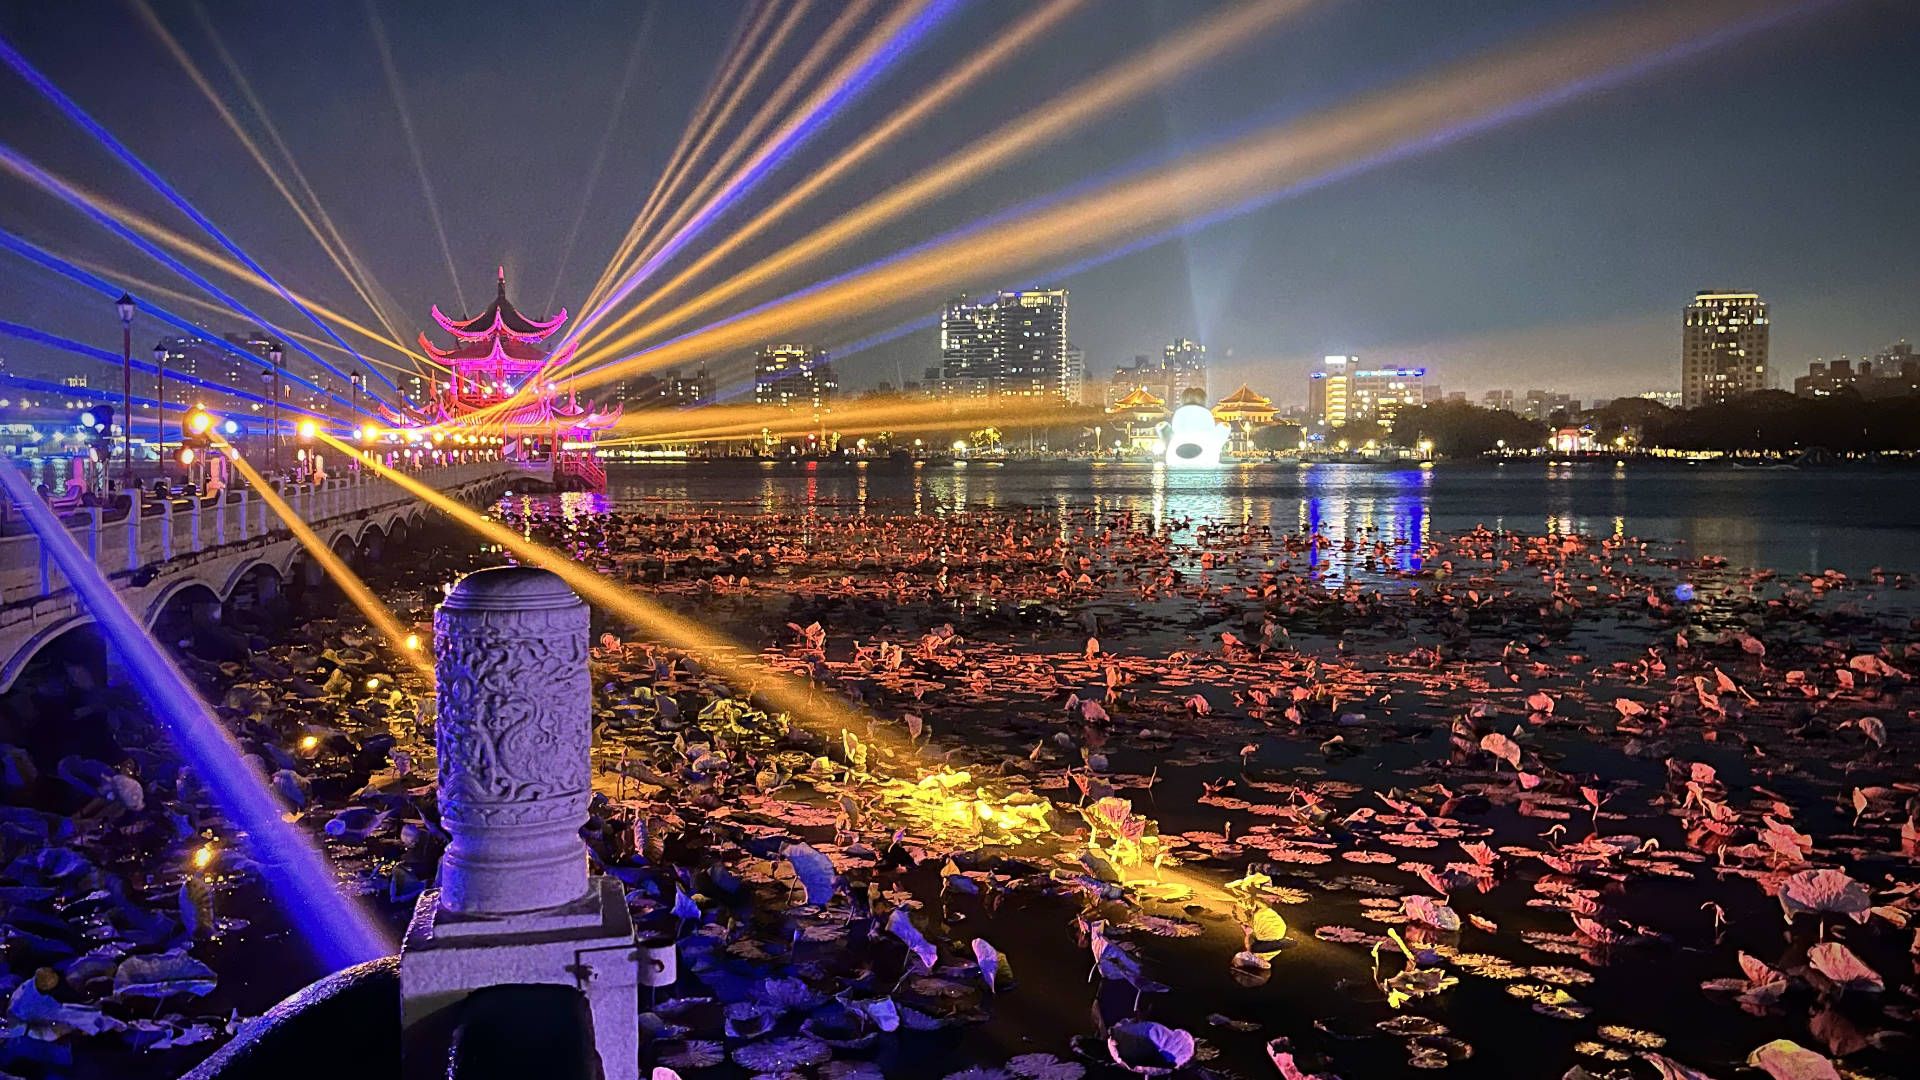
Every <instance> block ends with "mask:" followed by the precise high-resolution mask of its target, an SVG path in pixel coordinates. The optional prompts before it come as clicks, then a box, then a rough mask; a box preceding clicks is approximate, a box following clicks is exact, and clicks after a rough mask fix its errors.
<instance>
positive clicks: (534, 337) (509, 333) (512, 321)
mask: <svg viewBox="0 0 1920 1080" xmlns="http://www.w3.org/2000/svg"><path fill="white" fill-rule="evenodd" d="M499 284H500V290H499V292H497V293H495V294H494V297H493V303H491V304H489V305H487V308H486V310H485V311H482V312H481V313H480V314H478V315H475V316H473V317H472V318H469V319H465V320H456V319H454V318H452V317H451V316H449V315H447V314H446V313H444V312H442V311H441V310H440V306H439V305H438V304H435V305H434V307H433V321H434V322H436V323H439V324H440V329H442V330H445V331H446V332H447V333H449V334H452V335H453V336H454V337H456V338H459V339H460V340H462V341H483V340H485V339H487V338H489V337H511V338H516V339H518V340H520V341H524V342H533V341H539V340H540V339H542V338H544V337H546V336H547V335H548V334H551V333H553V332H554V331H555V330H557V329H559V327H560V324H561V323H563V322H566V321H567V309H566V308H561V309H560V310H559V312H557V313H556V314H554V315H553V316H551V317H549V318H547V319H545V320H541V319H530V318H528V317H527V316H525V315H522V314H521V313H520V309H518V308H516V307H514V306H513V302H512V301H510V300H508V299H507V268H506V267H504V266H503V267H501V268H500V272H499Z"/></svg>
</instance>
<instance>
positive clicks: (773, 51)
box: [581, 0, 808, 314]
mask: <svg viewBox="0 0 1920 1080" xmlns="http://www.w3.org/2000/svg"><path fill="white" fill-rule="evenodd" d="M807 7H808V0H798V2H797V3H795V4H794V5H792V6H791V7H790V8H789V9H788V10H787V14H786V15H785V17H784V18H782V19H781V20H780V22H779V23H777V24H770V25H773V27H774V29H773V33H772V35H771V36H770V37H769V38H768V39H767V40H766V42H765V43H764V44H762V45H761V46H760V48H759V51H758V52H757V53H755V54H754V58H753V61H752V63H751V64H749V65H748V67H747V71H746V73H745V74H744V75H742V76H741V77H740V80H739V82H738V83H736V84H735V85H734V87H733V91H732V93H730V94H729V95H728V96H727V100H726V103H725V104H724V105H722V106H721V107H720V109H719V111H718V112H717V113H716V114H715V116H714V119H713V122H712V124H710V125H709V126H708V127H707V130H706V131H705V132H704V133H702V134H701V136H700V138H699V140H698V141H697V142H696V143H695V144H694V147H693V149H692V150H690V151H688V152H687V155H686V157H684V158H682V159H681V164H680V168H679V169H678V170H677V171H673V173H672V177H671V179H665V176H666V174H664V173H663V174H662V175H663V179H662V181H661V182H659V183H656V185H655V190H656V191H658V192H659V197H658V198H657V199H656V198H653V197H649V198H648V201H647V204H646V205H645V206H643V207H642V208H641V212H640V214H639V215H638V216H637V217H636V218H635V219H634V222H633V224H632V226H630V227H629V228H628V229H627V235H626V236H625V237H624V238H623V239H622V240H621V242H620V247H619V248H618V249H617V250H616V251H615V252H614V256H613V258H612V259H610V260H608V262H607V268H606V271H605V272H604V273H602V274H601V275H600V281H599V282H597V283H596V284H595V285H594V288H593V291H592V293H590V294H589V296H588V303H587V304H586V305H585V306H583V307H582V308H581V312H582V313H583V314H584V313H586V312H589V311H592V310H593V309H594V308H595V307H597V306H598V305H599V303H600V301H601V300H604V299H605V298H606V290H608V289H611V288H612V287H613V285H614V283H615V282H617V281H619V280H620V278H622V277H623V276H625V273H626V270H627V266H628V262H627V260H628V258H629V256H631V255H632V254H633V251H634V249H635V248H637V247H638V246H639V245H640V242H641V241H642V240H643V239H645V237H646V233H647V230H648V229H649V228H650V227H651V226H652V224H653V222H654V220H655V219H656V218H657V216H658V215H659V213H660V212H661V209H662V208H663V207H666V206H669V205H671V204H672V203H673V200H674V199H675V198H676V197H677V193H678V191H679V188H680V184H681V182H682V181H683V180H684V179H685V177H686V175H687V173H688V171H689V170H690V169H692V167H693V165H694V163H695V162H697V161H699V160H701V158H702V157H703V156H704V155H705V154H706V152H707V147H708V146H710V145H711V144H712V143H713V140H714V139H715V138H717V137H718V136H719V134H720V133H721V132H722V131H725V130H726V127H727V122H728V121H729V120H731V119H732V118H733V114H734V113H735V112H737V111H738V110H739V108H740V105H741V103H743V102H744V101H745V100H746V97H747V93H748V91H749V90H751V89H752V88H753V87H754V85H755V84H757V83H758V82H759V80H760V76H761V74H762V73H763V72H764V71H765V70H766V68H767V65H769V64H770V63H772V62H773V58H774V57H775V56H776V55H777V54H778V53H779V51H780V50H781V49H782V48H783V47H785V45H786V42H787V38H789V37H791V36H792V34H793V28H794V26H795V25H796V24H797V23H798V22H799V20H800V16H801V15H802V14H803V13H804V12H805V11H806V10H807ZM772 11H773V8H772V7H771V6H769V7H768V8H767V10H766V15H767V16H769V17H770V16H771V13H772Z"/></svg>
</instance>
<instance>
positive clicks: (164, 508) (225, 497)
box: [0, 461, 527, 607]
mask: <svg viewBox="0 0 1920 1080" xmlns="http://www.w3.org/2000/svg"><path fill="white" fill-rule="evenodd" d="M409 471H410V472H411V473H412V475H415V476H417V477H419V478H420V479H422V480H423V481H425V482H426V483H429V484H431V485H432V486H434V487H436V488H440V489H442V490H445V489H449V488H457V487H461V486H464V485H466V484H469V483H474V482H477V481H483V480H491V479H496V478H501V477H510V476H525V475H527V471H526V469H525V468H524V467H523V466H522V465H521V464H520V463H518V462H511V461H474V462H465V463H461V464H456V465H442V466H432V467H427V468H423V469H419V470H409ZM278 490H279V493H280V497H281V498H283V499H285V500H286V501H287V503H288V505H289V506H291V507H292V508H293V511H294V512H295V513H296V514H298V515H300V517H301V518H302V519H303V520H305V521H307V522H308V523H309V524H315V525H319V524H323V523H325V522H327V521H329V520H331V519H336V518H342V517H355V516H358V515H361V514H366V513H369V512H371V511H376V510H382V509H386V508H388V507H391V506H394V505H400V504H407V503H412V502H414V501H415V497H414V496H413V495H412V494H410V493H408V492H407V490H406V489H404V488H402V487H401V486H400V485H398V484H396V483H394V482H393V481H391V480H387V479H384V478H382V477H381V476H379V475H378V474H377V473H375V472H374V471H373V470H371V469H363V470H360V471H358V472H357V473H355V474H352V475H349V476H343V477H336V478H332V479H329V480H327V481H326V482H324V483H320V484H286V485H283V486H281V487H280V488H279V489H278ZM140 498H141V502H142V505H141V509H142V510H143V511H144V512H143V513H135V514H129V513H127V511H126V508H125V507H114V508H111V509H109V508H107V507H99V506H95V507H88V508H85V509H83V510H80V511H77V512H70V513H68V514H67V515H66V516H65V520H66V521H67V522H68V523H69V524H68V532H70V533H71V534H72V535H73V537H74V539H75V540H76V541H77V542H78V543H79V544H80V546H81V548H82V549H83V550H85V551H86V552H87V553H88V554H89V555H90V556H92V558H93V561H94V564H95V565H96V566H98V567H100V569H101V571H102V572H103V573H105V574H106V575H107V576H108V577H109V578H111V577H113V576H114V575H117V574H127V573H131V572H133V571H137V570H139V569H140V568H141V567H145V566H153V565H156V564H161V563H166V562H169V561H171V560H174V559H178V558H182V557H186V556H191V555H197V554H199V553H201V552H203V551H208V550H211V549H215V548H219V547H223V546H225V545H227V544H233V543H240V542H243V541H247V540H252V539H255V538H258V537H262V536H266V535H268V534H270V533H273V532H276V531H278V532H282V533H284V532H285V531H286V528H285V526H284V525H282V524H281V522H280V520H279V518H278V516H277V515H275V514H274V512H273V509H272V508H271V507H269V506H268V505H267V502H266V500H265V499H262V498H259V497H258V496H256V495H255V494H254V493H253V492H252V491H251V490H250V489H248V488H245V487H242V488H240V489H238V490H231V491H225V492H222V493H221V494H219V495H217V496H204V497H200V498H173V499H155V498H153V497H152V496H151V495H141V496H140ZM19 520H20V519H19V517H18V514H17V513H16V514H15V515H14V516H13V522H14V523H15V524H16V526H17V525H18V524H19ZM21 527H23V526H21ZM65 587H66V580H65V578H64V577H63V576H62V575H61V573H60V571H59V570H58V569H56V568H55V567H54V566H53V565H52V560H51V559H50V558H49V557H48V554H47V552H46V550H45V549H44V548H43V546H42V545H41V542H40V538H39V537H38V536H35V535H33V534H31V533H28V534H26V535H18V536H5V537H0V607H4V606H7V605H11V604H15V603H20V602H23V601H31V600H37V599H40V598H42V597H46V596H51V595H52V594H54V593H56V592H58V591H60V590H62V589H64V588H65Z"/></svg>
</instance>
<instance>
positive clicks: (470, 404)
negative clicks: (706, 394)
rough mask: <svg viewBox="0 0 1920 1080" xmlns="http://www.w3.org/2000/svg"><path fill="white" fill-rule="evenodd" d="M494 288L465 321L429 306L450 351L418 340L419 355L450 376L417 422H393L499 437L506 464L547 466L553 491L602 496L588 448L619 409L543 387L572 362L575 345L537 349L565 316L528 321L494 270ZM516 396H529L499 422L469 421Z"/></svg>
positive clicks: (437, 385) (602, 479) (495, 418)
mask: <svg viewBox="0 0 1920 1080" xmlns="http://www.w3.org/2000/svg"><path fill="white" fill-rule="evenodd" d="M499 283H500V291H499V292H498V293H497V294H496V295H495V296H494V299H493V303H492V304H491V305H489V306H488V307H487V309H486V310H485V311H482V312H481V313H480V314H478V315H475V316H473V317H472V318H469V319H466V320H464V321H455V320H454V319H451V318H448V317H447V316H446V315H445V314H444V313H442V312H441V310H440V308H439V306H438V305H435V306H434V308H433V321H434V322H436V323H439V324H440V329H442V330H444V331H446V332H447V333H448V334H451V335H452V336H453V339H454V345H453V347H452V348H450V349H442V348H440V347H439V346H437V345H435V344H434V343H433V342H431V341H429V340H428V339H427V335H425V334H421V335H420V347H421V349H423V350H425V352H426V354H427V355H428V356H430V357H432V358H433V359H434V360H435V361H437V362H438V363H441V364H444V365H445V366H446V367H447V368H448V369H449V370H450V372H451V374H450V375H449V376H448V377H447V378H446V380H445V381H441V380H435V382H434V384H433V393H432V394H431V395H430V396H429V400H428V401H427V402H426V403H424V404H423V405H422V407H421V408H420V410H419V411H418V413H417V414H416V415H410V416H406V417H393V418H391V419H392V420H393V422H395V423H397V424H402V425H405V426H411V427H427V428H434V427H442V426H444V427H446V428H449V429H451V430H453V431H455V432H461V431H465V432H467V433H468V434H481V433H484V434H488V435H499V436H501V437H503V438H504V439H505V440H506V441H505V444H504V445H505V456H506V457H507V458H508V459H510V460H514V461H523V462H548V463H551V465H552V467H553V482H554V484H555V485H556V486H558V487H573V488H587V489H589V490H595V491H598V490H602V489H604V488H605V487H606V483H607V474H606V470H605V469H603V468H602V467H601V465H600V462H599V460H598V458H597V457H596V456H595V451H594V446H593V444H594V440H595V439H596V438H597V437H598V436H599V434H600V432H602V431H604V430H606V429H607V428H608V427H610V426H611V425H612V424H613V423H614V421H615V420H617V419H619V417H620V405H619V403H617V402H616V403H614V404H613V405H612V406H610V407H605V408H602V407H599V406H598V405H596V404H595V403H594V402H591V401H589V402H585V403H582V402H581V401H580V400H579V398H578V396H577V395H576V393H575V390H574V387H573V384H572V382H571V380H569V381H568V382H567V384H566V385H565V386H561V385H559V384H558V383H556V382H554V381H552V380H550V379H548V378H547V375H548V373H550V372H554V371H558V370H560V369H562V368H564V367H565V366H566V365H567V363H568V362H569V361H570V360H572V359H573V350H574V345H575V344H576V343H574V342H568V343H567V344H565V345H563V346H561V347H560V348H559V349H558V350H557V351H554V352H551V353H549V352H548V350H547V349H546V348H544V347H543V346H542V344H541V343H542V342H544V341H545V340H546V339H547V338H548V337H549V336H551V335H552V334H553V332H554V331H555V330H558V329H559V328H560V324H561V323H563V322H566V321H567V312H566V309H565V308H562V309H560V311H559V312H558V313H556V314H554V315H553V316H551V317H550V318H548V319H546V320H544V321H543V320H537V319H530V318H528V317H527V316H525V315H523V314H521V313H520V311H519V310H518V309H516V308H515V307H514V306H513V304H512V303H511V302H510V301H509V300H508V299H507V272H506V268H505V267H502V268H501V269H500V274H499ZM521 391H528V392H529V393H528V394H523V395H522V396H521V397H520V398H519V399H518V403H517V404H515V405H514V406H513V407H512V408H511V409H509V410H507V411H506V413H505V415H494V414H488V415H487V416H486V418H485V420H484V421H479V422H476V421H475V420H473V419H472V418H473V416H474V414H476V413H479V412H480V411H481V410H485V409H491V408H493V407H495V406H499V405H501V404H502V403H504V402H506V401H508V400H510V399H513V398H514V395H515V394H517V393H520V392H521Z"/></svg>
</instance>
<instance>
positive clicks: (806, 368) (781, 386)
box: [753, 345, 840, 409]
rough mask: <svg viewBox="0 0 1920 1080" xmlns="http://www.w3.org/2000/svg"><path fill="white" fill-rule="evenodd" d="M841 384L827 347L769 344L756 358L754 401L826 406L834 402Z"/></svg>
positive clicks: (759, 402) (801, 406)
mask: <svg viewBox="0 0 1920 1080" xmlns="http://www.w3.org/2000/svg"><path fill="white" fill-rule="evenodd" d="M839 388H840V384H839V383H838V382H837V381H836V380H835V379H834V377H833V365H832V364H830V363H828V362H827V354H826V352H825V350H823V349H820V348H818V347H815V346H812V345H768V346H765V347H764V348H762V349H761V350H760V352H759V353H758V354H757V355H756V356H755V357H754V365H753V401H754V404H756V405H782V406H790V407H794V408H813V409H818V408H822V407H824V406H826V405H828V404H830V403H832V401H833V395H834V391H836V390H838V389H839Z"/></svg>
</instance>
